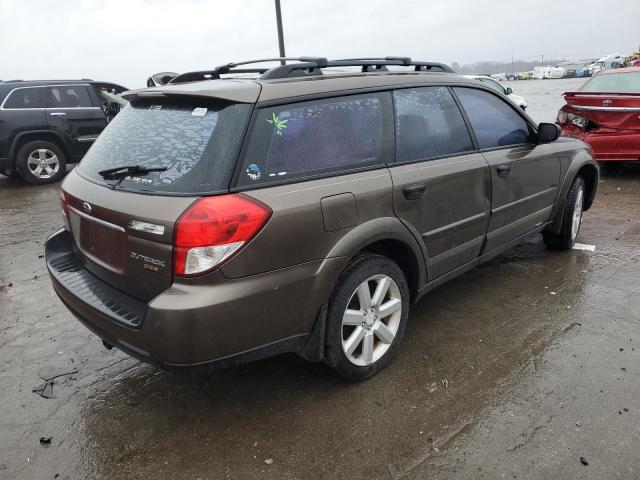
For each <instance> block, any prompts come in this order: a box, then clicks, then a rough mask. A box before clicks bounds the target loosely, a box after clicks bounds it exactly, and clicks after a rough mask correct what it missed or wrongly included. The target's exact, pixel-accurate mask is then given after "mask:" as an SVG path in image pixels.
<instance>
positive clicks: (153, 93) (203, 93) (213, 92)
mask: <svg viewBox="0 0 640 480" xmlns="http://www.w3.org/2000/svg"><path fill="white" fill-rule="evenodd" d="M260 90H261V86H260V84H259V83H257V82H254V81H251V80H235V79H233V80H232V79H228V80H221V81H218V82H215V83H182V84H177V85H172V84H168V85H165V86H162V87H152V88H142V89H138V90H129V91H127V92H124V93H123V94H122V96H123V97H124V98H126V99H127V100H129V101H135V100H137V99H147V98H148V99H152V98H158V99H161V98H168V97H174V98H175V97H177V96H180V97H191V98H195V97H197V98H201V99H206V100H222V101H226V102H231V103H255V102H257V101H258V97H259V95H260Z"/></svg>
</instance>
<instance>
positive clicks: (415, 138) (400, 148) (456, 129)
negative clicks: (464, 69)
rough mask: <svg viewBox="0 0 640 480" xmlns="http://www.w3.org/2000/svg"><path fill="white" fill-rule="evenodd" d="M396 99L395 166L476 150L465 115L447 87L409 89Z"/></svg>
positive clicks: (396, 93)
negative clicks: (401, 163)
mask: <svg viewBox="0 0 640 480" xmlns="http://www.w3.org/2000/svg"><path fill="white" fill-rule="evenodd" d="M393 95H394V99H395V102H396V162H409V161H412V160H421V159H426V158H430V157H439V156H443V155H452V154H456V153H461V152H467V151H469V150H473V143H472V141H471V136H470V135H469V131H468V130H467V126H466V125H465V123H464V120H463V118H462V114H461V113H460V110H459V109H458V106H457V105H456V102H455V101H454V99H453V97H452V96H451V93H450V92H449V90H448V89H447V88H446V87H424V88H407V89H402V90H396V91H395V92H394V94H393Z"/></svg>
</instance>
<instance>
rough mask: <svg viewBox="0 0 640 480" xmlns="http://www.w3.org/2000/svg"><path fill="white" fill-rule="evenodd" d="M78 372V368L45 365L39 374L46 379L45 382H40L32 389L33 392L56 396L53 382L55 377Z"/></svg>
mask: <svg viewBox="0 0 640 480" xmlns="http://www.w3.org/2000/svg"><path fill="white" fill-rule="evenodd" d="M75 373H78V369H77V368H67V369H64V368H58V367H45V368H43V369H41V370H40V371H39V372H38V376H39V377H40V378H41V379H42V380H44V383H39V384H38V385H36V386H35V387H33V388H32V389H31V391H32V392H34V393H37V394H38V395H40V396H41V397H43V398H56V396H55V395H54V394H53V384H54V383H55V379H56V378H59V377H64V376H67V375H73V374H75Z"/></svg>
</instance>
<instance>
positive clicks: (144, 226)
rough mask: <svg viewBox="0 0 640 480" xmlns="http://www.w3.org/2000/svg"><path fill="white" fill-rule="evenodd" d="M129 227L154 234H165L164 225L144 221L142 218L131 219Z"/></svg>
mask: <svg viewBox="0 0 640 480" xmlns="http://www.w3.org/2000/svg"><path fill="white" fill-rule="evenodd" d="M129 228H130V229H131V230H136V231H138V232H145V233H151V234H153V235H164V225H156V224H155V223H149V222H142V221H140V220H129Z"/></svg>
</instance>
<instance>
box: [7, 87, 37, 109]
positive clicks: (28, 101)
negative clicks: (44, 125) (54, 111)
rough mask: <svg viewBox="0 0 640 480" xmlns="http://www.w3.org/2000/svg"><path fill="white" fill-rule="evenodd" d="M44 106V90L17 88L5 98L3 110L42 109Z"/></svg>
mask: <svg viewBox="0 0 640 480" xmlns="http://www.w3.org/2000/svg"><path fill="white" fill-rule="evenodd" d="M45 104H46V97H45V88H44V87H35V88H18V89H16V90H13V91H12V92H11V93H10V94H9V97H8V98H7V100H6V102H5V104H4V108H44V107H45Z"/></svg>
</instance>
